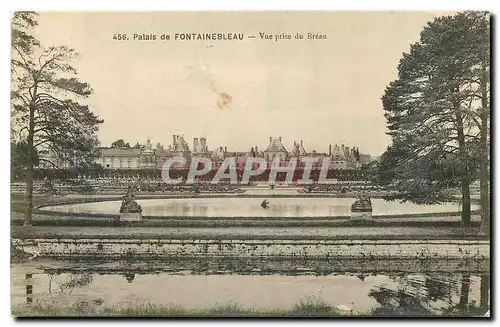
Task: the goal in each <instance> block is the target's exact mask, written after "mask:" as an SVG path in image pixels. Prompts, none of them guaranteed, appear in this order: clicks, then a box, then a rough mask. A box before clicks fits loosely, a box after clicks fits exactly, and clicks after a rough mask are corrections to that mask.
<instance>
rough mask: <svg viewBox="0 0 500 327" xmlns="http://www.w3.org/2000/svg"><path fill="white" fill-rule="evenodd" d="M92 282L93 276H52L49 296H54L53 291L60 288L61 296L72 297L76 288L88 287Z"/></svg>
mask: <svg viewBox="0 0 500 327" xmlns="http://www.w3.org/2000/svg"><path fill="white" fill-rule="evenodd" d="M54 277H56V278H54ZM92 280H93V275H92V274H69V275H67V274H64V275H59V274H52V275H50V280H49V294H50V295H51V296H52V294H53V289H54V288H56V287H57V286H58V288H59V293H60V294H68V295H70V294H71V292H73V290H74V289H75V288H76V287H82V286H88V285H90V283H92ZM56 289H57V288H56Z"/></svg>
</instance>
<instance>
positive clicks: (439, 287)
mask: <svg viewBox="0 0 500 327" xmlns="http://www.w3.org/2000/svg"><path fill="white" fill-rule="evenodd" d="M393 279H394V281H395V282H396V284H397V289H395V290H394V289H391V288H388V287H386V286H384V285H380V286H377V287H376V288H375V289H372V290H371V291H370V293H369V294H368V296H370V297H372V298H373V299H375V300H376V301H377V302H378V303H379V304H380V307H379V308H377V309H375V310H374V311H373V314H374V315H388V316H394V315H405V316H427V315H435V314H442V315H483V314H484V313H485V312H486V311H487V310H488V306H489V304H488V294H489V275H482V276H481V287H480V288H481V299H480V303H479V306H477V305H476V302H475V301H469V300H470V299H469V291H470V284H471V283H470V274H468V273H464V274H463V275H462V276H460V275H451V276H442V275H441V276H425V277H424V276H409V275H403V276H397V277H394V278H393ZM457 297H458V299H459V300H458V303H457V301H456V299H457Z"/></svg>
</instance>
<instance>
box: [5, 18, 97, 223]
mask: <svg viewBox="0 0 500 327" xmlns="http://www.w3.org/2000/svg"><path fill="white" fill-rule="evenodd" d="M35 17H36V15H35V14H33V13H16V14H15V15H14V18H13V21H12V62H11V64H12V92H11V107H12V119H13V120H14V125H15V126H16V131H17V134H18V135H20V136H21V138H23V139H24V140H25V148H26V152H27V153H26V211H25V225H31V219H32V210H33V178H34V168H35V164H36V158H37V157H38V161H40V162H47V163H49V164H51V165H54V166H56V164H55V163H54V160H53V159H57V161H58V162H66V163H68V164H69V165H73V166H74V165H78V164H79V163H82V162H89V161H92V160H93V158H94V157H95V155H96V149H97V145H98V140H97V137H96V132H97V130H98V126H99V124H100V123H102V120H100V119H99V118H98V117H97V116H96V115H95V114H94V113H93V112H92V111H91V110H90V108H89V107H88V106H87V105H86V104H84V103H81V100H82V99H85V98H86V97H88V96H89V95H90V94H91V93H92V89H91V88H90V86H89V85H88V84H87V83H85V82H81V81H80V80H78V78H77V71H76V70H75V68H73V67H72V66H71V65H70V64H69V61H70V60H72V59H74V58H75V57H76V56H77V54H76V52H75V50H73V49H70V48H68V47H66V46H58V47H53V46H51V47H47V48H43V47H41V46H40V45H39V43H38V41H37V40H36V39H35V38H34V37H32V36H31V35H30V34H29V33H28V32H26V31H29V30H30V29H31V28H33V27H34V26H36V20H35ZM19 31H21V32H19ZM42 153H43V154H45V155H44V156H41V155H38V154H42Z"/></svg>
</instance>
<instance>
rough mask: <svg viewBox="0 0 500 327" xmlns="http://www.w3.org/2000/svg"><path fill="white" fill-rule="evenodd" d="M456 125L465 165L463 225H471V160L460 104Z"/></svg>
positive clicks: (462, 176) (462, 179) (462, 163)
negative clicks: (467, 148) (466, 143)
mask: <svg viewBox="0 0 500 327" xmlns="http://www.w3.org/2000/svg"><path fill="white" fill-rule="evenodd" d="M456 107H457V110H456V123H457V124H456V125H457V140H458V154H459V160H460V166H461V167H463V168H462V169H461V171H460V187H461V190H462V226H463V227H469V226H470V220H471V219H470V180H469V167H468V165H469V160H468V155H467V151H466V149H465V135H464V124H463V118H462V115H461V114H460V111H459V109H460V104H456Z"/></svg>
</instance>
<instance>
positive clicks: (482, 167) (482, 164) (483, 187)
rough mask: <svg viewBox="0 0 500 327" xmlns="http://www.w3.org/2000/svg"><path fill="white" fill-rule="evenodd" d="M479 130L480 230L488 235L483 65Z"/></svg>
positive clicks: (486, 78) (485, 108)
mask: <svg viewBox="0 0 500 327" xmlns="http://www.w3.org/2000/svg"><path fill="white" fill-rule="evenodd" d="M481 77H482V78H481V112H480V119H481V131H480V142H481V144H480V146H479V151H480V153H479V188H480V196H481V232H482V233H485V234H487V235H489V233H490V190H489V179H490V172H489V149H488V135H489V129H488V119H489V103H488V89H487V86H486V83H488V82H489V76H488V74H487V73H486V71H485V69H484V67H483V72H482V76H481Z"/></svg>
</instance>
